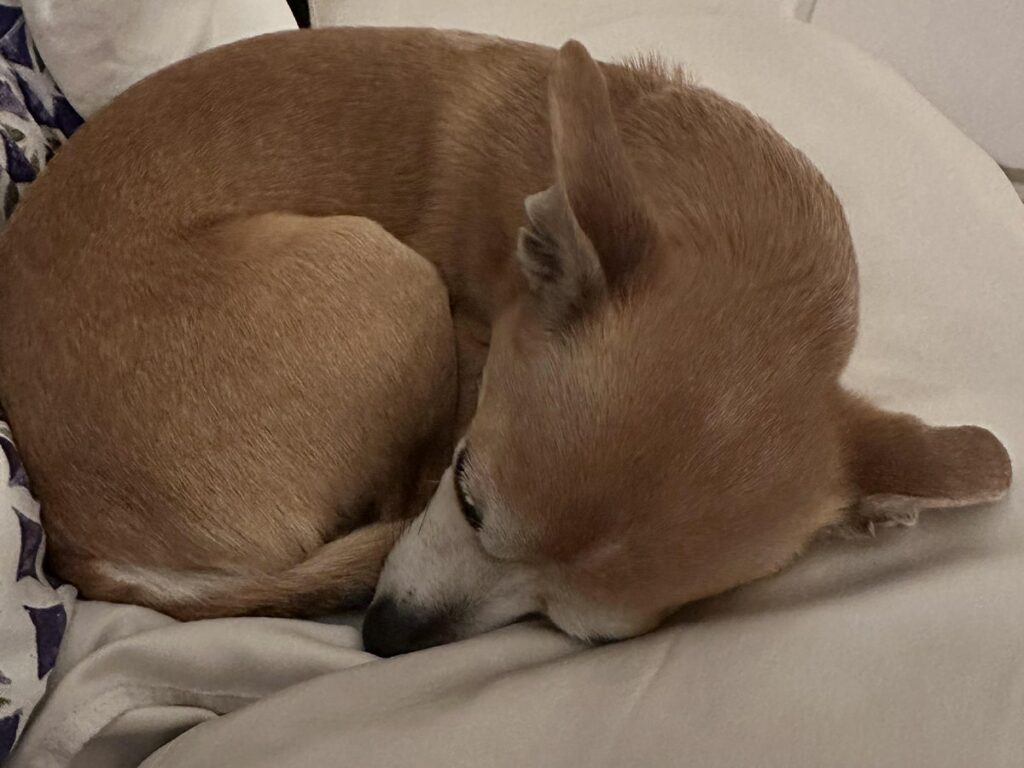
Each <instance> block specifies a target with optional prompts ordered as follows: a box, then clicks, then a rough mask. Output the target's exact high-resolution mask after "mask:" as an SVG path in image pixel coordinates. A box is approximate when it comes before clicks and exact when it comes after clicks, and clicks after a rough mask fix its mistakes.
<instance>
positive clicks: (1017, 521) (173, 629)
mask: <svg viewBox="0 0 1024 768" xmlns="http://www.w3.org/2000/svg"><path fill="white" fill-rule="evenodd" d="M596 5H597V4H595V6H596ZM345 7H349V8H351V7H352V6H351V5H349V4H348V3H343V4H340V5H338V8H339V10H343V9H344V8H345ZM362 7H363V9H364V10H365V11H366V15H365V16H364V17H363V21H365V22H367V23H370V22H371V21H372V18H371V16H372V8H370V5H369V3H364V4H362ZM600 8H601V9H602V10H601V13H600V14H599V19H600V20H599V21H594V22H593V23H592V24H591V23H588V22H587V19H586V18H584V17H578V18H568V17H566V16H565V15H564V14H563V11H564V6H562V5H561V4H552V3H550V2H549V1H548V0H493V1H492V2H490V3H477V2H452V3H442V2H436V3H431V4H429V5H428V4H421V5H419V6H418V7H417V8H416V9H415V10H414V9H410V15H414V14H415V17H416V21H418V22H422V23H436V24H439V25H444V26H461V27H467V26H468V27H475V28H477V29H482V30H484V31H489V32H495V33H506V34H512V35H518V36H522V37H528V38H533V39H538V40H542V41H544V42H549V43H560V42H562V41H563V40H564V39H565V38H566V37H567V36H570V35H575V36H578V37H579V38H580V39H582V40H583V41H584V42H585V43H587V44H589V45H590V46H591V48H592V50H593V51H594V52H595V53H596V54H598V55H600V56H605V57H607V56H618V55H621V54H624V53H628V52H632V51H635V50H639V49H648V48H655V49H660V50H662V51H663V52H664V53H665V54H667V55H669V56H670V57H671V58H673V59H676V60H680V61H682V62H685V63H687V64H688V65H689V67H690V69H691V71H692V72H693V73H695V74H696V76H697V77H698V78H699V79H701V80H702V81H704V82H705V83H707V84H709V85H712V86H714V87H716V88H718V89H720V90H721V91H723V92H724V93H726V94H727V95H729V96H731V97H733V98H736V99H738V100H740V101H742V102H744V103H746V104H747V105H748V106H750V107H752V108H753V109H755V110H756V111H758V112H760V113H761V114H763V115H765V116H766V117H767V118H769V119H770V120H771V121H772V122H773V123H774V124H775V125H776V126H777V127H778V128H779V129H780V130H781V131H782V132H783V134H785V135H786V136H787V137H788V138H789V139H790V140H791V141H793V142H794V143H796V144H797V145H798V146H800V147H801V148H803V149H804V150H805V151H806V152H808V153H809V154H810V156H811V157H812V158H813V159H814V160H815V162H816V163H817V164H818V165H819V166H820V167H821V168H822V169H823V170H824V172H825V174H826V175H827V176H828V177H829V179H830V180H831V181H832V183H833V184H834V185H835V186H836V188H837V190H838V192H839V194H840V195H841V197H842V199H843V202H844V203H845V205H846V209H847V212H848V215H849V218H850V221H851V227H852V230H853V235H854V240H855V242H856V246H857V249H858V251H859V257H860V266H861V277H862V283H863V316H864V317H863V323H862V328H861V339H860V342H859V345H858V349H857V351H856V353H855V355H854V359H853V362H852V365H851V368H850V371H849V375H848V380H849V382H850V383H851V384H852V385H854V386H856V387H857V388H858V389H861V390H864V391H866V392H867V393H868V394H870V395H872V396H875V397H876V398H877V399H878V400H879V402H880V403H881V404H883V405H885V406H888V407H894V408H902V409H907V410H911V411H914V412H916V413H918V414H920V415H921V416H923V417H925V418H928V419H930V420H932V421H935V422H937V423H957V422H976V423H981V424H984V425H986V426H990V427H992V428H993V429H995V431H996V432H997V433H998V434H999V435H1000V437H1002V438H1003V439H1004V440H1005V441H1006V443H1007V445H1008V447H1009V448H1010V451H1011V454H1015V455H1018V456H1019V455H1020V450H1021V448H1022V446H1024V409H1022V408H1021V407H1020V382H1021V381H1024V358H1022V357H1021V355H1020V350H1021V349H1022V348H1024V260H1022V254H1024V217H1022V214H1021V206H1020V202H1019V200H1018V198H1017V197H1016V195H1015V194H1014V192H1013V190H1012V188H1011V187H1010V184H1009V182H1008V181H1007V180H1006V178H1005V177H1004V176H1003V174H1002V173H1001V172H1000V170H999V169H998V167H997V166H996V165H995V163H994V162H993V161H992V160H991V158H990V157H988V155H986V154H985V153H984V152H983V151H981V150H980V149H979V148H978V147H977V146H976V145H975V144H974V143H973V142H972V141H970V140H969V139H967V138H966V137H965V136H964V134H963V133H962V132H961V131H959V130H958V129H957V128H956V127H954V126H953V125H952V124H951V123H950V122H949V120H947V119H946V118H944V117H943V116H942V115H941V114H939V113H938V112H937V111H936V110H935V108H934V107H932V106H931V105H930V104H929V103H928V102H927V101H926V100H924V99H923V98H922V97H921V96H920V95H919V94H918V93H917V92H916V91H915V90H914V89H913V88H912V87H910V86H909V85H908V84H907V83H906V81H904V80H902V79H901V78H900V77H898V76H896V75H895V74H894V73H893V72H892V70H890V69H889V68H888V67H885V66H882V65H880V64H879V63H878V62H876V61H875V60H873V59H872V58H870V57H869V56H866V55H864V54H863V53H861V52H859V51H857V50H856V49H854V48H852V47H851V46H849V45H847V44H844V43H842V42H840V41H839V40H837V39H836V38H834V37H833V36H831V35H827V34H825V33H822V32H819V31H817V30H815V29H814V28H813V27H809V26H807V25H804V24H796V23H784V22H774V23H769V22H765V21H764V20H757V22H756V23H755V22H753V21H743V20H736V19H727V18H723V17H704V16H686V15H682V14H678V13H675V12H674V11H673V8H672V7H671V5H670V4H668V3H661V4H659V5H658V8H657V9H656V12H654V11H651V12H647V11H645V10H644V4H643V3H640V4H639V5H638V3H636V2H631V1H629V0H609V1H608V2H606V3H602V4H601V5H600ZM322 11H323V8H322V7H321V12H322ZM434 12H436V14H435V15H433V16H432V15H431V14H432V13H434ZM340 15H341V16H342V18H343V19H344V14H340ZM323 20H324V19H323V16H322V15H321V21H323ZM344 20H347V21H353V19H352V18H351V17H349V18H347V19H344ZM390 20H391V21H399V19H394V18H392V19H390ZM1021 583H1024V501H1022V499H1021V496H1020V494H1019V493H1018V492H1016V491H1014V492H1012V493H1011V496H1010V498H1008V499H1006V500H1004V501H1003V502H1001V503H999V504H996V505H992V506H989V507H985V508H982V509H976V510H969V511H959V512H954V511H948V512H941V511H939V512H933V513H932V514H930V515H926V516H924V517H923V518H922V520H921V522H920V523H919V525H918V526H917V527H916V528H914V529H909V530H904V529H886V530H883V531H881V532H879V535H878V537H877V538H876V539H872V540H866V541H863V540H862V541H845V542H832V543H829V544H828V545H822V546H818V547H815V548H814V549H813V551H811V552H810V553H808V555H807V556H805V557H804V558H803V559H801V560H800V561H799V562H798V563H796V564H795V565H794V566H793V567H792V568H790V569H788V570H787V571H786V572H784V573H783V574H781V575H779V576H778V577H775V578H772V579H766V580H764V581H762V582H760V583H757V584H753V585H750V586H748V587H747V588H744V589H741V590H738V591H736V592H735V593H733V594H730V595H727V596H723V597H721V598H719V599H717V600H714V601H710V602H709V603H708V604H706V605H703V606H700V607H695V608H694V609H693V610H692V611H690V612H688V613H685V614H683V615H682V616H681V617H680V618H679V619H678V620H677V621H676V622H675V623H673V624H671V625H669V626H666V627H664V628H662V629H660V630H658V631H657V632H654V633H652V634H651V635H649V636H647V637H643V638H639V639H635V640H631V641H627V642H623V643H618V644H613V645H609V646H607V647H603V648H597V649H586V648H583V647H581V646H579V645H577V644H576V643H574V642H573V641H571V640H569V639H568V638H566V637H564V636H562V635H559V634H557V633H555V632H553V631H551V630H550V629H548V628H546V627H545V626H543V625H542V624H524V625H518V626H514V627H510V628H507V629H504V630H500V631H497V632H492V633H488V634H486V635H483V636H481V637H478V638H474V639H471V640H467V641H464V642H461V643H456V644H453V645H449V646H445V647H441V648H434V649H430V650H427V651H422V652H419V653H415V654H410V655H408V656H405V657H399V658H395V659H388V660H377V659H375V658H374V657H372V656H370V655H369V654H365V653H362V652H361V651H360V645H359V636H358V634H357V633H356V632H355V631H354V630H353V629H352V628H350V627H329V626H324V625H316V624H310V623H308V622H301V621H286V620H273V619H223V620H215V621H206V622H197V623H193V624H179V623H176V622H173V621H171V620H170V619H166V618H161V617H159V616H158V615H155V614H153V612H151V611H146V610H145V609H141V608H133V607H127V606H110V605H107V606H104V605H101V604H96V603H86V604H84V606H83V609H82V610H80V611H79V614H78V615H77V616H76V619H75V621H74V622H73V623H72V624H71V628H70V630H69V635H68V640H67V646H66V648H65V650H64V652H62V654H61V660H60V663H59V664H58V668H57V670H56V674H57V675H58V677H57V679H56V685H54V686H53V688H52V691H51V694H50V696H49V697H48V698H47V700H46V703H45V705H44V706H43V707H42V708H41V710H40V711H39V713H38V715H37V717H36V719H35V722H34V723H33V725H32V726H31V727H30V728H29V730H28V731H27V732H26V734H25V737H24V742H23V749H22V751H21V752H20V753H18V754H16V755H15V757H14V760H13V761H12V763H11V766H12V767H13V768H22V766H32V768H35V766H37V765H44V766H51V765H52V766H64V765H68V764H69V763H70V762H71V761H72V760H73V759H74V760H80V762H78V763H77V764H80V765H88V764H93V765H103V766H105V767H109V768H121V767H122V766H124V767H125V768H127V767H128V766H136V765H139V764H140V763H141V764H142V765H143V766H144V768H179V767H180V768H186V767H191V766H197V765H218V766H220V768H236V767H237V768H242V767H243V766H244V767H245V768H271V767H273V768H304V767H305V766H309V765H334V764H339V763H344V764H351V765H360V766H367V767H368V768H373V766H387V767H388V768H396V767H399V766H425V767H426V768H430V767H431V766H475V765H487V766H516V767H518V766H531V765H544V766H579V765H587V766H595V767H596V768H602V767H603V766H608V767H609V768H611V766H623V765H643V766H678V765H695V766H702V768H734V767H735V766H751V765H756V766H759V768H784V767H785V768H804V767H807V768H812V767H814V768H816V767H817V766H823V765H827V766H831V767H833V768H846V767H849V768H862V766H872V767H873V768H906V766H935V767H936V768H947V767H948V768H953V767H954V766H965V765H971V766H975V765H976V766H1017V765H1024V731H1022V729H1021V727H1020V724H1021V723H1022V722H1024V645H1022V643H1021V635H1022V633H1024V601H1022V600H1021V599H1020V590H1021V588H1020V585H1021ZM228 714H230V716H228V717H224V716H222V715H228Z"/></svg>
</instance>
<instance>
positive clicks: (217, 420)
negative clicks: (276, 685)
mask: <svg viewBox="0 0 1024 768" xmlns="http://www.w3.org/2000/svg"><path fill="white" fill-rule="evenodd" d="M162 248H163V249H164V251H165V252H161V253H156V254H155V255H154V254H152V253H150V254H149V255H148V256H149V264H150V265H153V264H155V265H157V274H156V275H154V274H151V272H152V271H153V270H152V267H151V268H150V271H149V272H147V273H145V274H143V273H142V270H141V269H140V274H139V275H138V276H133V277H132V280H131V285H130V287H128V286H124V285H119V284H118V283H117V281H116V280H115V281H112V285H111V295H112V298H111V301H112V302H118V303H119V304H120V305H121V306H120V307H119V311H118V312H117V313H116V314H114V313H109V314H107V313H98V314H97V316H96V318H92V317H89V316H84V317H79V318H76V321H77V322H76V323H75V324H71V325H69V326H68V329H67V333H69V334H74V335H75V338H74V339H72V340H71V342H72V346H77V347H78V348H86V349H93V348H103V349H106V350H111V349H114V350H116V352H117V359H116V362H117V365H111V366H103V365H97V364H96V363H95V361H90V362H89V364H88V365H85V364H84V362H86V361H88V358H85V357H82V356H75V357H69V359H68V360H66V361H64V362H65V365H63V368H64V372H65V374H66V375H65V376H64V377H63V378H62V382H63V383H62V384H61V388H62V392H61V393H60V396H59V397H57V398H55V399H52V400H51V402H49V403H45V404H44V403H19V408H18V415H19V427H24V429H25V431H24V434H25V435H26V437H25V438H24V439H25V441H26V444H27V446H28V447H29V448H30V449H31V458H32V460H33V461H32V467H44V468H49V469H53V470H54V471H49V472H44V473H42V474H41V475H40V476H39V486H38V490H39V493H40V495H41V496H42V500H43V503H44V514H45V515H46V521H47V526H48V532H49V535H50V538H51V541H52V544H53V546H52V548H51V555H52V559H53V562H54V564H55V566H56V570H57V571H58V573H62V574H63V575H64V576H65V578H68V579H69V580H70V581H72V582H73V583H74V582H75V581H77V582H78V586H79V587H80V588H81V589H82V592H83V594H85V595H86V596H87V597H92V598H100V599H112V600H125V599H128V600H139V601H141V602H145V603H146V604H148V605H151V606H153V607H156V608H159V609H162V610H165V611H168V612H170V613H172V614H174V615H177V616H181V617H195V616H198V615H204V616H206V615H228V614H237V613H252V612H260V613H274V614H289V613H296V612H299V613H303V614H309V613H315V612H316V611H317V610H318V609H322V610H324V611H326V610H332V609H336V608H338V607H339V604H348V603H349V602H351V601H352V600H355V599H358V600H362V599H365V598H368V597H369V595H370V594H371V592H372V586H373V585H372V582H373V580H374V579H375V578H376V573H377V571H378V570H379V568H380V565H381V563H382V562H383V558H384V556H386V554H387V550H388V549H389V548H390V545H391V542H392V541H393V538H394V532H395V530H397V528H400V527H401V522H400V521H401V520H402V519H403V518H405V517H408V516H410V515H414V514H416V513H417V512H418V511H419V509H420V507H421V506H422V504H423V503H424V502H425V500H426V498H427V497H428V496H429V494H430V492H431V491H432V489H433V485H434V484H436V482H437V481H438V480H439V479H440V476H441V474H442V471H443V468H444V466H445V465H446V463H447V462H448V460H449V457H450V451H451V442H452V435H451V431H452V424H453V417H454V408H455V397H456V391H455V390H456V382H455V374H454V371H455V362H454V355H455V353H454V342H453V334H452V328H451V319H450V313H449V308H448V300H447V293H446V291H445V288H444V286H443V284H442V282H441V280H440V278H439V277H438V275H437V274H436V272H435V270H434V268H433V267H432V266H431V265H430V264H429V263H427V262H426V261H425V260H423V259H422V258H420V257H419V256H418V255H417V254H416V253H414V252H413V251H411V250H410V249H408V248H406V247H405V246H403V245H402V244H400V243H399V242H398V241H397V240H395V239H394V238H392V237H391V236H390V235H388V234H387V233H386V232H384V231H383V230H382V229H381V228H380V227H378V226H377V225H375V224H373V223H372V222H369V221H367V220H365V219H359V218H351V217H340V216H339V217H326V218H310V217H305V216H297V215H291V214H264V215H259V216H253V217H248V218H241V219H237V220H233V221H230V222H225V223H222V224H219V225H215V226H213V227H209V228H207V229H205V230H203V231H201V232H196V233H192V234H191V235H189V236H187V237H186V238H185V239H184V243H182V242H181V241H180V240H179V241H177V242H175V243H173V244H166V245H164V246H162ZM127 282H128V281H126V283H127ZM122 291H123V293H122ZM126 361H134V362H132V363H131V365H127V363H126ZM111 392H116V393H117V397H110V395H109V393H111ZM44 406H45V407H48V408H50V409H51V413H50V414H49V417H50V418H49V419H48V423H54V421H53V420H54V418H57V417H55V416H54V414H53V412H52V411H53V409H55V408H56V409H58V410H59V411H60V413H59V419H60V420H62V422H63V424H64V428H63V429H62V430H61V431H60V432H59V433H58V434H52V433H45V434H44V433H43V431H42V430H34V429H33V428H32V425H31V419H32V414H33V413H36V412H37V411H36V409H42V408H43V407H44ZM39 412H41V410H39ZM26 414H28V415H27V416H26ZM97 439H102V444H103V445H105V446H107V449H106V450H88V449H86V448H85V447H86V446H91V445H92V446H94V445H96V444H97ZM57 467H62V468H63V471H61V472H57V471H55V469H56V468H57ZM375 520H385V521H398V522H394V523H374V521H375ZM318 580H319V581H318ZM332 595H333V596H334V597H333V598H332V597H331V596H332ZM303 596H304V597H303Z"/></svg>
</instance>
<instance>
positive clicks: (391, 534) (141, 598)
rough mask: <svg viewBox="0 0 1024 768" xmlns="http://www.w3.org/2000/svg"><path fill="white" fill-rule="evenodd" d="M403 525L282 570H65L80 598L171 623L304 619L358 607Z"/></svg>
mask: <svg viewBox="0 0 1024 768" xmlns="http://www.w3.org/2000/svg"><path fill="white" fill-rule="evenodd" d="M407 525H408V521H407V520H402V521H395V522H378V523H373V524H372V525H367V526H364V527H362V528H357V529H356V530H354V531H352V532H351V533H349V534H347V535H345V536H342V537H340V538H337V539H333V540H332V541H328V542H326V543H325V544H323V545H322V546H321V547H320V548H318V549H317V550H315V551H314V552H313V553H312V554H310V556H309V557H307V558H306V559H305V560H302V561H301V562H299V563H296V564H295V565H293V566H291V567H289V568H286V569H284V570H282V571H277V572H267V571H256V570H253V571H249V572H244V573H243V572H236V571H227V570H178V569H170V568H151V567H146V566H137V565H128V564H121V563H112V562H110V561H99V560H85V561H78V563H77V566H78V567H72V568H70V569H65V570H67V571H69V572H68V573H67V574H66V575H67V576H68V578H69V580H70V581H71V582H72V583H74V584H76V585H78V586H79V588H80V589H81V590H82V592H83V594H84V595H86V596H87V597H94V598H99V599H103V600H114V601H117V602H131V603H141V604H143V605H147V606H150V607H152V608H155V609H157V610H159V611H162V612H164V613H166V614H168V615H170V616H173V617H174V618H176V619H181V620H183V621H190V620H195V619H212V618H222V617H226V616H247V615H260V616H292V617H310V616H318V615H324V614H327V613H331V612H338V611H344V610H351V609H355V608H360V607H362V606H364V605H365V604H366V603H368V602H369V600H370V598H371V597H373V591H374V589H375V588H376V585H377V578H378V576H379V575H380V571H381V568H382V567H383V566H384V560H385V559H386V558H387V556H388V553H389V552H390V551H391V549H392V547H393V546H394V544H395V542H396V541H397V540H398V537H399V536H401V534H402V531H404V530H405V528H406V526H407Z"/></svg>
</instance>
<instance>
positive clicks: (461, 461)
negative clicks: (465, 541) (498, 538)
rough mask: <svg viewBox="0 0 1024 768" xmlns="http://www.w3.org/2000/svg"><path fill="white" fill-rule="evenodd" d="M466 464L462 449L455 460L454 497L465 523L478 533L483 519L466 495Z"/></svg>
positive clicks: (464, 450) (464, 452) (464, 453)
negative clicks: (456, 499) (457, 501)
mask: <svg viewBox="0 0 1024 768" xmlns="http://www.w3.org/2000/svg"><path fill="white" fill-rule="evenodd" d="M466 464H467V460H466V449H465V448H463V449H462V450H461V451H459V455H458V457H457V458H456V459H455V478H454V482H455V496H456V498H458V500H459V509H461V510H462V516H463V517H465V518H466V522H467V523H469V525H470V527H472V528H473V529H474V530H477V531H479V530H480V528H481V526H482V525H483V524H484V523H483V519H482V518H481V517H480V511H479V510H478V509H477V508H476V505H475V504H474V503H473V502H472V501H471V500H470V498H469V494H468V493H466V488H465V485H464V483H465V478H466Z"/></svg>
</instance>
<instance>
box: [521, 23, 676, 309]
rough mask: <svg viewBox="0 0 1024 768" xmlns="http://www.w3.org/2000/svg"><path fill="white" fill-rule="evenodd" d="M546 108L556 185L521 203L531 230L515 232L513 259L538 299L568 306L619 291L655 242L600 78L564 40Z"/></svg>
mask: <svg viewBox="0 0 1024 768" xmlns="http://www.w3.org/2000/svg"><path fill="white" fill-rule="evenodd" d="M548 101H549V108H550V112H551V142H552V150H553V155H554V165H555V169H554V170H555V184H554V186H553V187H552V188H551V189H549V190H547V191H546V192H543V193H541V194H540V195H534V196H532V197H530V198H528V199H527V203H526V208H527V214H528V218H529V222H530V224H529V227H528V228H527V229H526V230H524V231H523V232H522V233H520V241H519V242H520V249H519V257H520V260H521V262H522V263H523V267H524V271H525V273H526V275H527V277H528V279H529V280H530V284H531V287H533V288H534V289H535V290H537V289H541V290H540V291H539V293H540V295H541V298H544V299H549V298H551V299H554V300H556V301H557V302H558V303H559V304H560V305H561V306H562V307H566V306H568V307H574V306H580V305H581V304H582V303H585V300H586V299H587V297H588V296H591V295H594V291H595V289H600V290H603V288H602V286H604V287H607V288H608V289H609V290H611V291H617V290H619V289H620V288H621V287H622V286H624V285H625V283H626V282H627V281H628V279H629V276H630V274H631V273H632V272H633V271H634V270H635V268H636V266H637V265H638V264H639V263H641V262H642V261H643V260H644V259H645V258H646V257H647V256H648V255H649V253H650V252H651V251H652V250H653V247H654V244H655V240H656V236H657V235H656V229H655V225H654V222H653V220H652V218H651V216H650V215H649V213H648V211H647V209H646V207H645V206H644V203H643V200H642V196H641V195H640V194H639V193H638V191H637V185H636V180H635V178H634V176H633V172H632V169H631V168H630V167H629V164H628V162H627V159H626V154H625V150H624V148H623V145H622V140H621V138H620V137H619V131H618V128H617V126H616V124H615V117H614V115H613V114H612V108H611V101H610V99H609V95H608V86H607V84H606V83H605V79H604V75H603V74H602V73H601V69H600V67H598V65H597V63H595V62H594V60H593V59H592V58H590V54H588V53H587V50H586V48H584V47H583V46H582V45H581V44H580V43H578V42H576V41H570V42H568V43H566V44H565V45H564V46H563V47H562V49H561V50H560V51H559V52H558V54H557V55H556V57H555V62H554V65H553V67H552V70H551V75H550V77H549V80H548ZM597 276H601V279H600V280H597V281H596V282H595V280H594V278H596V277H597ZM552 280H554V282H552ZM547 288H552V289H553V290H550V291H548V290H546V289H547Z"/></svg>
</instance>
